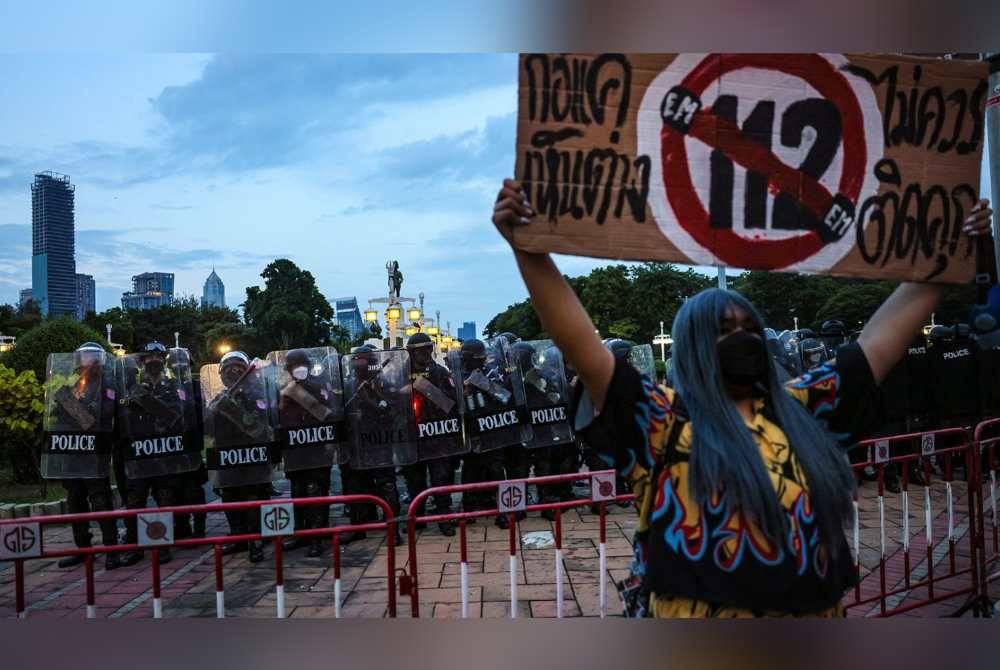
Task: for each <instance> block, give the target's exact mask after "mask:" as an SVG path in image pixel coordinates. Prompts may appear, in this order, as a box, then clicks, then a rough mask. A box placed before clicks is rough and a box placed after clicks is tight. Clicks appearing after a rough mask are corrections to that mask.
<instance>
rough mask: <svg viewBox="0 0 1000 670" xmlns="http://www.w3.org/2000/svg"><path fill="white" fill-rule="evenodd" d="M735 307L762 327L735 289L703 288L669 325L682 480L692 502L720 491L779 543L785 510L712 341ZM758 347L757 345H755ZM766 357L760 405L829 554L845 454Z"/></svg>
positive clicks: (841, 507) (843, 494)
mask: <svg viewBox="0 0 1000 670" xmlns="http://www.w3.org/2000/svg"><path fill="white" fill-rule="evenodd" d="M729 305H734V306H736V307H739V308H741V309H743V310H744V311H745V312H746V313H747V314H748V315H749V316H750V318H751V319H752V320H753V321H754V322H755V324H756V325H757V326H758V327H759V328H760V329H761V330H763V328H764V323H763V320H762V319H761V316H760V314H759V313H758V312H757V309H756V308H755V307H754V306H753V304H752V303H750V301H749V300H747V299H746V298H744V297H743V296H742V295H740V294H739V293H736V292H735V291H726V290H723V289H717V288H715V289H706V290H704V291H702V292H700V293H698V294H697V295H695V296H694V297H692V298H690V299H688V300H687V301H686V302H685V303H684V305H683V306H682V307H681V309H680V311H679V312H678V313H677V317H676V318H675V319H674V326H673V333H672V334H673V339H674V346H673V352H674V353H673V361H674V364H673V365H674V367H673V383H674V388H675V389H676V390H677V392H678V393H679V394H680V396H681V399H682V401H683V403H684V405H685V407H686V408H687V411H688V414H689V416H690V419H691V429H692V436H693V440H692V444H691V460H690V469H689V472H688V482H689V486H690V492H691V496H692V498H693V499H694V500H695V501H696V502H697V503H698V504H699V505H700V504H702V503H704V502H705V501H707V500H709V499H710V497H711V495H712V494H713V493H714V492H717V491H719V490H720V489H722V490H724V491H725V493H726V496H727V500H728V501H729V504H730V506H733V505H735V506H736V507H738V508H739V509H740V510H741V511H742V512H743V513H744V514H746V516H747V517H748V518H750V519H753V520H754V521H755V522H757V524H758V525H759V526H760V528H761V530H762V531H764V533H765V534H766V535H767V536H768V537H769V538H770V539H771V540H772V541H773V542H775V543H776V544H778V545H779V546H786V542H785V541H784V540H783V538H787V537H788V529H789V524H788V516H787V513H786V511H785V510H784V509H783V508H782V506H781V504H780V502H779V500H778V496H777V493H776V491H775V488H774V484H773V483H772V481H771V477H770V475H769V474H768V472H767V469H766V467H765V465H764V461H763V459H762V458H761V454H760V449H759V447H758V446H757V443H756V442H755V440H754V438H753V435H752V434H751V432H750V430H749V429H748V428H747V425H746V423H745V422H744V420H743V417H742V416H741V415H740V413H739V411H738V410H737V409H736V405H735V404H734V403H733V401H732V399H731V398H730V396H729V393H728V392H727V391H726V387H725V384H724V383H723V380H722V370H721V367H720V364H719V355H718V350H717V348H716V342H717V340H718V337H719V335H720V334H721V328H720V324H721V323H722V319H723V316H724V314H725V312H726V308H727V307H728V306H729ZM761 346H763V343H762V344H761ZM765 358H766V360H767V377H766V380H765V381H764V385H765V386H766V392H767V403H768V404H769V406H770V408H771V409H772V411H773V412H774V415H775V416H776V417H777V420H778V424H779V426H780V427H781V429H782V430H783V431H784V433H785V436H786V437H787V438H788V444H789V447H790V448H791V449H792V452H793V453H794V455H795V456H796V458H797V459H798V462H799V464H800V465H801V466H802V469H803V471H804V472H805V475H806V478H807V481H808V488H809V501H810V503H811V506H812V510H813V512H814V514H815V515H816V524H817V528H818V530H819V531H820V537H821V538H822V540H823V541H824V544H825V545H826V547H827V549H828V551H829V552H830V554H831V555H833V554H836V553H837V552H838V550H839V549H840V547H841V545H842V543H843V537H844V535H843V528H844V523H845V522H846V521H847V520H848V519H849V518H850V517H851V514H852V512H853V505H852V503H851V500H852V496H853V492H854V487H855V481H854V476H853V475H852V473H851V469H850V466H849V465H848V462H847V458H846V455H845V452H843V451H842V450H841V449H840V448H839V447H837V445H836V443H835V442H834V440H833V438H832V437H831V436H830V434H829V433H828V432H827V431H826V430H825V429H824V428H823V427H822V426H820V424H819V423H818V422H817V421H816V420H815V419H814V418H813V417H812V415H811V414H810V413H809V412H808V411H807V410H806V409H805V407H803V406H802V404H801V403H799V402H798V401H797V400H796V399H795V398H793V397H792V396H791V395H789V394H788V392H787V391H786V390H785V389H784V387H783V385H782V384H781V383H780V382H779V381H778V375H777V371H776V369H775V364H774V361H773V360H772V359H771V357H770V356H765Z"/></svg>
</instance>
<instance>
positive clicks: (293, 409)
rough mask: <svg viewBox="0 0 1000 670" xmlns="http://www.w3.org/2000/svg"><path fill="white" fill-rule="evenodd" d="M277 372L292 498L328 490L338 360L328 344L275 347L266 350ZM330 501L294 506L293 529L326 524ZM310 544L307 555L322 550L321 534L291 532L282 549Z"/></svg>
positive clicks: (335, 434) (337, 443) (340, 436)
mask: <svg viewBox="0 0 1000 670" xmlns="http://www.w3.org/2000/svg"><path fill="white" fill-rule="evenodd" d="M268 360H270V361H273V363H274V365H275V368H276V371H277V373H278V383H277V384H276V385H275V389H276V391H277V394H278V398H277V400H276V403H277V406H278V424H279V428H280V430H279V435H278V437H279V442H280V443H281V445H282V450H281V452H282V461H283V463H284V466H285V467H284V470H285V476H286V477H288V480H289V482H291V485H292V497H293V498H315V497H320V496H328V495H330V475H331V470H332V468H333V465H334V464H335V463H339V462H342V460H343V459H342V458H341V454H345V455H346V449H345V448H343V447H342V444H341V443H342V442H343V440H344V439H345V435H344V431H345V428H344V404H343V403H344V400H343V393H342V390H341V384H340V360H339V357H338V356H337V355H336V352H335V351H334V350H333V349H331V348H329V347H317V348H313V349H293V350H291V351H287V352H284V351H276V352H271V354H269V355H268ZM329 525H330V506H329V505H310V506H308V507H301V506H298V505H297V506H296V507H295V527H296V529H299V528H303V529H315V528H326V527H327V526H329ZM305 544H308V545H309V552H308V555H309V556H310V557H317V556H320V555H322V553H323V544H322V539H321V538H320V537H317V536H314V537H312V538H308V539H307V538H304V537H290V538H288V539H286V540H285V541H284V543H283V547H284V548H285V549H289V550H291V549H296V548H298V547H300V546H303V545H305Z"/></svg>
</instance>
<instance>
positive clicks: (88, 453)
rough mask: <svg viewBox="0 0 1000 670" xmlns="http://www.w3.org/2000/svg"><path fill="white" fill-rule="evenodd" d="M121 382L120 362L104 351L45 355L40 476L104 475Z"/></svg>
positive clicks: (94, 477) (99, 476)
mask: <svg viewBox="0 0 1000 670" xmlns="http://www.w3.org/2000/svg"><path fill="white" fill-rule="evenodd" d="M119 381H120V377H119V375H118V361H117V360H116V359H115V358H114V356H112V355H110V354H108V353H107V352H104V351H76V352H72V353H58V354H49V358H48V362H47V365H46V376H45V421H44V429H45V443H44V446H43V449H42V455H41V471H42V477H44V478H45V479H100V478H102V477H107V476H108V474H109V472H110V470H111V450H112V446H113V444H114V435H113V430H114V420H115V408H116V405H117V403H118V392H119V390H120V389H119Z"/></svg>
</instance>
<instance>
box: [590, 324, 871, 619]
mask: <svg viewBox="0 0 1000 670" xmlns="http://www.w3.org/2000/svg"><path fill="white" fill-rule="evenodd" d="M786 389H787V391H788V392H789V393H790V394H792V396H794V397H795V398H796V399H797V400H799V401H800V402H801V403H802V404H803V405H804V406H805V407H806V408H807V409H808V410H809V411H810V412H811V413H812V415H813V416H814V417H815V418H816V419H817V420H818V421H820V422H821V423H822V424H824V425H825V427H826V428H827V429H828V430H829V431H830V432H831V433H832V434H833V435H834V437H835V438H836V439H838V440H840V441H841V443H844V444H848V443H849V440H850V438H851V437H852V436H853V435H855V434H856V433H857V432H858V431H859V430H860V429H861V428H862V425H863V423H864V419H863V418H862V417H867V416H868V415H869V408H870V407H871V406H872V405H873V402H872V401H873V398H874V393H875V381H874V378H873V377H872V373H871V369H870V367H869V366H868V361H867V359H866V358H865V356H864V353H863V352H862V350H861V348H860V347H859V346H858V345H857V344H853V345H849V346H846V347H843V348H841V349H840V350H839V352H838V355H837V360H836V361H835V362H831V363H830V364H827V365H823V366H820V367H818V368H815V369H813V370H811V371H810V372H809V373H807V374H806V375H804V376H802V377H800V378H799V379H796V380H793V381H791V382H789V383H788V384H787V386H786ZM675 400H676V395H675V392H674V390H673V389H671V388H668V387H666V386H660V385H656V384H653V383H652V382H651V381H650V380H649V379H648V378H646V377H644V376H641V375H640V374H639V373H638V372H636V371H635V370H634V369H633V368H632V366H631V365H629V364H628V363H627V362H621V361H619V362H617V363H616V365H615V371H614V375H613V377H612V380H611V385H610V387H609V389H608V394H607V400H606V402H605V406H604V409H603V410H602V411H601V412H600V415H599V416H598V417H596V418H595V419H594V420H593V422H592V423H591V424H590V425H589V426H587V427H586V428H584V429H583V430H582V436H583V438H584V439H585V440H586V441H587V442H588V443H589V444H590V445H591V446H592V447H593V448H594V449H596V450H597V451H598V453H600V454H601V457H602V458H603V459H604V460H605V461H606V462H608V463H609V464H613V465H614V466H615V467H616V468H617V469H618V470H619V471H620V472H621V474H622V476H623V477H625V478H626V479H628V480H629V481H631V482H632V486H633V491H634V492H635V495H636V506H637V508H638V510H639V515H640V518H639V530H640V531H642V530H646V529H649V533H648V543H647V546H641V543H636V547H635V551H636V556H635V562H634V564H633V570H634V571H635V572H636V573H637V574H640V575H644V576H645V577H644V579H645V582H646V584H647V586H648V587H649V588H650V589H651V591H652V592H653V594H654V596H653V598H652V599H651V602H650V607H651V609H652V612H653V614H654V616H663V617H706V616H720V617H737V616H765V615H813V616H817V615H819V616H822V615H835V614H837V613H838V612H839V609H838V607H839V606H838V602H839V600H840V598H841V597H842V595H843V593H844V592H845V590H847V589H848V588H850V587H851V586H853V584H854V580H855V574H854V568H853V565H852V560H851V553H850V550H849V548H848V546H847V542H846V539H844V540H843V541H842V546H839V547H836V548H835V549H836V551H834V552H831V551H829V548H828V547H825V546H823V544H822V542H821V541H820V538H819V533H818V529H817V526H816V524H815V518H814V516H813V511H812V508H811V505H810V501H809V487H808V482H807V481H806V476H805V473H804V472H803V470H802V468H801V466H800V464H799V462H798V459H797V458H796V457H795V449H794V446H792V445H789V444H788V440H787V438H786V437H785V434H784V432H783V431H782V429H781V427H780V426H779V425H778V422H777V418H776V417H775V415H774V414H773V412H772V411H771V408H770V407H769V405H768V403H767V402H766V400H764V399H761V400H758V401H757V402H756V403H755V406H754V410H755V412H754V417H753V420H752V421H748V422H747V427H748V428H749V429H750V430H751V431H752V433H753V435H754V439H755V440H756V442H757V445H758V446H759V447H760V454H761V458H762V459H763V460H764V463H765V465H766V467H767V469H768V471H769V472H770V474H771V480H772V482H773V484H774V488H775V491H776V492H777V494H778V499H779V500H780V502H781V504H782V506H783V507H784V508H785V510H786V512H787V514H788V519H789V534H788V536H787V538H785V541H784V542H782V543H780V544H779V543H775V542H772V541H770V540H769V539H768V538H767V537H766V536H765V535H764V534H763V533H762V532H761V531H760V529H759V528H758V527H757V525H756V524H755V523H753V522H752V521H750V520H748V519H747V518H746V517H745V516H744V515H743V514H742V513H741V512H740V511H739V510H738V509H733V508H732V507H731V506H730V505H729V501H728V499H727V496H726V495H725V492H724V491H718V492H716V494H714V495H713V496H712V498H711V500H708V501H705V502H704V503H703V504H702V505H700V506H699V505H696V504H695V503H694V501H693V500H692V499H691V496H690V493H689V486H688V461H689V457H690V453H691V435H692V430H691V425H690V423H686V422H685V423H683V424H681V425H680V426H679V431H678V433H677V435H676V438H675V440H674V441H673V442H674V444H673V447H672V448H670V450H669V452H670V453H667V444H668V442H669V440H668V439H667V436H668V435H669V434H670V432H671V428H672V426H673V424H674V422H675V421H676V420H678V419H677V416H678V414H677V413H675V411H674V403H675ZM681 404H682V403H681ZM581 411H585V410H581ZM657 465H660V466H661V467H660V468H659V472H660V476H659V481H658V482H656V483H655V485H654V484H653V482H651V477H652V473H653V471H654V469H655V468H656V466H657Z"/></svg>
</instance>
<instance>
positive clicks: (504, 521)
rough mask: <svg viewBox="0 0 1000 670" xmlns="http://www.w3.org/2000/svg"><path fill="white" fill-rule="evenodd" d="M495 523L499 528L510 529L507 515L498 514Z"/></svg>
mask: <svg viewBox="0 0 1000 670" xmlns="http://www.w3.org/2000/svg"><path fill="white" fill-rule="evenodd" d="M493 523H494V524H495V525H496V527H497V528H505V529H506V528H510V519H508V518H507V515H506V514H497V518H496V519H494V520H493Z"/></svg>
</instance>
